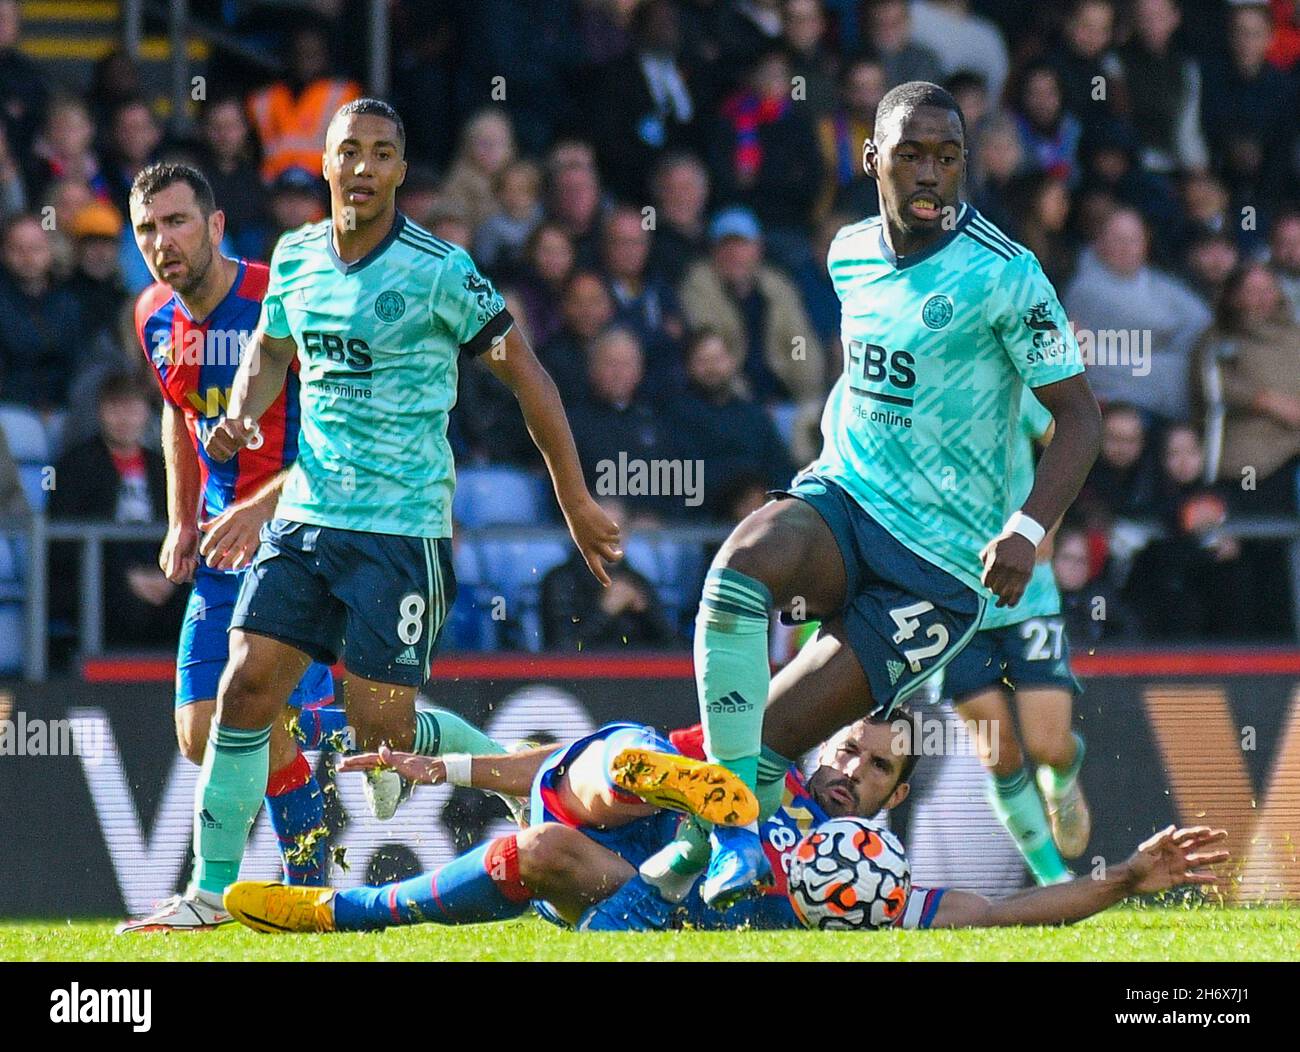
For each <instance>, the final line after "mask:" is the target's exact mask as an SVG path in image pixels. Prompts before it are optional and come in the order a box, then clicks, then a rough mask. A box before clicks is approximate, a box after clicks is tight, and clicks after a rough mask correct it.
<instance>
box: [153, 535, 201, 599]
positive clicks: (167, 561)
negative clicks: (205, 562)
mask: <svg viewBox="0 0 1300 1052" xmlns="http://www.w3.org/2000/svg"><path fill="white" fill-rule="evenodd" d="M198 566H199V531H198V530H197V529H195V528H194V524H193V523H186V524H185V525H184V526H171V527H168V529H167V536H166V537H164V538H163V543H162V549H161V550H160V551H159V552H158V569H160V570H161V571H162V572H163V576H164V577H166V578H167V580H169V581H171V582H172V584H184V583H185V582H186V581H192V580H194V571H195V570H197V569H198Z"/></svg>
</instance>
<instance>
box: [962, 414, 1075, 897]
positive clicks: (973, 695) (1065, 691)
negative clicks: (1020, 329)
mask: <svg viewBox="0 0 1300 1052" xmlns="http://www.w3.org/2000/svg"><path fill="white" fill-rule="evenodd" d="M1020 408H1021V411H1020V420H1019V426H1018V428H1017V429H1016V433H1015V435H1014V437H1013V442H1014V446H1013V448H1012V455H1011V499H1012V502H1013V503H1014V504H1018V503H1020V502H1023V501H1024V499H1025V497H1026V496H1028V494H1029V491H1030V489H1031V488H1032V487H1033V484H1034V452H1033V444H1034V443H1035V442H1042V443H1044V444H1047V443H1048V442H1050V441H1051V437H1052V416H1051V414H1050V413H1049V412H1048V411H1047V410H1046V409H1045V408H1043V405H1042V404H1041V403H1040V402H1039V401H1038V399H1036V398H1035V397H1034V394H1033V392H1032V391H1030V390H1028V389H1026V390H1025V391H1024V392H1023V393H1022V395H1021V407H1020ZM943 677H944V680H943V685H944V694H945V695H946V696H947V697H949V698H951V699H952V700H953V703H954V704H955V705H956V706H957V711H958V712H959V713H960V714H961V717H962V719H964V720H970V721H973V722H974V724H975V726H976V727H980V728H989V730H990V734H989V736H988V740H987V741H981V743H980V744H981V750H980V755H981V758H982V759H983V761H984V763H985V765H986V767H987V768H988V771H989V782H988V790H989V803H990V805H991V806H992V808H993V811H994V813H995V814H996V815H997V816H998V820H999V821H1001V823H1002V824H1003V826H1005V827H1006V830H1007V832H1008V833H1009V834H1010V835H1011V839H1012V840H1013V841H1014V842H1015V845H1016V848H1017V849H1018V850H1019V851H1020V853H1021V855H1023V856H1024V859H1025V863H1026V865H1028V866H1029V870H1030V872H1031V873H1032V874H1033V876H1034V879H1035V880H1036V881H1037V882H1038V883H1039V884H1051V883H1057V882H1061V881H1066V880H1069V879H1070V878H1071V876H1072V874H1071V873H1070V870H1069V869H1068V868H1067V867H1066V864H1065V861H1064V859H1063V858H1062V856H1064V857H1065V858H1078V857H1079V855H1081V854H1083V852H1084V850H1085V849H1086V848H1087V846H1088V836H1089V834H1090V833H1091V829H1092V820H1091V816H1090V814H1089V812H1088V804H1087V801H1086V800H1085V799H1084V796H1083V790H1082V789H1081V788H1080V786H1079V770H1080V768H1081V767H1082V766H1083V757H1084V743H1083V737H1082V735H1080V734H1079V733H1078V732H1077V731H1072V730H1071V729H1070V717H1071V714H1072V712H1073V708H1074V696H1075V695H1076V694H1077V693H1079V692H1080V690H1081V688H1080V687H1079V682H1078V680H1076V679H1075V678H1074V674H1073V673H1072V672H1071V671H1070V644H1069V640H1068V639H1067V638H1066V634H1065V619H1064V618H1063V617H1062V616H1061V595H1060V593H1059V592H1058V591H1057V588H1056V578H1055V577H1054V576H1053V574H1052V563H1051V559H1050V551H1049V545H1047V544H1044V545H1043V546H1042V547H1041V550H1040V553H1039V558H1038V562H1037V563H1036V564H1035V566H1034V572H1033V574H1032V575H1031V576H1030V578H1029V585H1028V587H1027V588H1026V589H1025V594H1024V595H1023V596H1022V597H1021V599H1020V602H1019V603H1017V604H1016V605H1015V606H1014V607H990V608H989V609H988V610H987V611H986V612H985V615H984V621H983V623H982V624H981V626H980V631H979V632H977V633H976V635H975V638H974V639H973V640H971V642H970V643H969V644H968V645H967V646H966V648H965V649H964V650H962V652H961V653H960V654H958V655H957V656H956V657H955V658H953V660H952V661H951V662H950V663H949V664H948V667H947V668H946V669H944V671H943ZM1008 689H1009V690H1010V691H1011V693H1012V695H1013V696H1014V698H1015V702H1016V711H1017V713H1018V715H1019V717H1020V718H1019V726H1020V735H1019V737H1018V736H1017V734H1016V732H1015V730H1014V728H1015V726H1016V724H1015V723H1013V721H1012V719H1011V708H1010V705H1009V703H1008V698H1007V693H1008ZM1023 753H1028V755H1029V759H1030V762H1031V763H1033V764H1034V765H1035V766H1036V768H1037V771H1036V777H1031V776H1030V775H1029V773H1028V772H1027V771H1026V769H1025V763H1024V757H1023ZM1035 780H1036V781H1037V782H1038V788H1037V789H1035V788H1034V781H1035ZM1040 792H1041V794H1042V796H1041V798H1040V796H1039V793H1040ZM1044 805H1046V811H1044Z"/></svg>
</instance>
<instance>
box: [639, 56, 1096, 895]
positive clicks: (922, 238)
mask: <svg viewBox="0 0 1300 1052" xmlns="http://www.w3.org/2000/svg"><path fill="white" fill-rule="evenodd" d="M966 156H967V154H966V128H965V123H964V117H963V116H962V114H961V109H960V107H959V106H958V105H957V103H956V101H955V100H954V99H953V98H952V96H951V95H949V94H948V93H947V92H946V91H944V90H943V89H942V88H940V87H938V86H937V85H934V84H929V83H926V82H921V81H913V82H909V83H907V84H902V85H899V86H898V87H896V88H893V89H891V90H890V91H889V92H888V93H886V95H885V97H884V98H883V99H881V102H880V105H879V107H878V108H877V111H876V121H875V138H874V139H870V140H868V141H867V142H866V143H865V144H864V146H863V165H864V168H865V169H866V172H867V174H868V175H870V176H871V177H872V178H874V179H875V180H876V182H877V184H878V188H879V193H880V203H881V210H880V215H879V216H876V217H872V218H870V219H867V220H864V221H863V222H860V223H856V224H854V225H852V226H849V227H846V228H845V229H843V230H842V231H840V233H839V235H838V236H837V237H836V238H835V239H834V241H833V243H832V245H831V248H830V252H829V256H828V265H829V270H830V275H831V280H832V282H833V283H834V286H835V291H836V294H837V295H838V297H839V299H840V304H841V313H842V318H841V325H840V332H841V343H842V351H843V371H842V373H841V375H840V376H839V378H838V380H837V381H836V383H835V385H834V388H833V389H832V391H831V393H830V396H829V397H828V399H827V401H826V408H825V411H824V413H823V416H822V436H823V446H822V452H821V455H820V456H819V457H818V458H817V460H816V461H815V462H814V463H813V464H812V465H811V466H810V467H809V468H808V470H807V471H806V472H805V473H804V474H803V475H802V476H800V477H799V478H798V479H796V480H795V482H794V484H793V485H792V486H791V488H790V490H789V492H788V493H786V494H784V495H783V497H784V498H785V499H780V500H776V501H774V502H771V503H769V504H767V505H765V506H764V507H763V508H760V509H759V510H758V511H756V512H754V513H753V514H751V515H750V516H748V517H747V518H746V519H745V520H744V521H743V522H741V523H740V524H739V525H738V526H737V527H736V529H735V530H734V531H733V533H732V535H731V537H730V538H729V539H728V540H727V542H726V543H725V544H724V545H723V546H722V548H721V550H720V551H719V553H718V555H717V557H716V558H715V560H714V562H713V565H712V567H711V568H710V570H709V573H708V575H707V577H706V580H705V583H704V588H703V594H702V597H701V601H700V608H699V614H698V616H697V619H696V631H695V674H696V686H697V693H698V696H699V703H700V719H701V723H702V724H703V726H704V731H705V748H706V752H707V755H708V757H709V758H710V759H711V760H716V761H718V762H720V763H723V764H725V765H726V766H728V767H729V768H731V769H732V770H734V771H736V773H737V774H739V775H740V776H741V777H742V778H744V779H745V781H746V782H747V783H748V784H751V785H754V786H755V788H756V792H757V794H758V796H759V799H760V802H761V803H762V805H763V807H762V811H761V813H763V814H766V813H769V812H770V810H771V809H772V807H774V806H775V799H774V796H775V794H777V793H779V792H780V789H781V786H782V784H783V780H784V777H785V772H786V770H787V769H788V767H789V759H788V758H789V757H794V756H799V755H802V754H803V753H804V752H806V751H807V750H808V749H810V748H812V747H814V746H815V745H816V744H817V742H819V741H821V740H824V739H826V738H828V737H830V736H831V735H832V734H834V733H835V731H836V730H837V729H838V728H840V727H842V726H845V725H847V724H850V723H852V722H853V721H854V720H856V719H858V718H859V717H861V716H863V715H867V714H878V715H881V714H887V713H888V712H890V711H891V710H892V709H893V707H894V706H895V705H897V704H899V703H900V702H902V701H905V700H906V699H907V698H908V697H909V696H911V695H913V694H914V693H915V692H916V691H917V690H918V689H920V687H921V685H922V684H923V683H924V682H925V681H926V680H927V679H929V678H930V677H931V676H932V675H934V674H935V673H936V672H938V671H940V670H941V669H943V668H944V667H945V666H946V665H947V664H948V663H949V662H950V661H952V660H953V658H954V657H956V655H957V654H959V653H960V652H961V649H962V648H963V647H964V646H966V645H967V644H968V643H969V642H970V641H971V639H972V638H973V637H974V635H975V633H976V631H977V629H978V627H979V624H980V619H981V617H982V616H983V614H984V610H985V607H986V606H996V607H1014V606H1015V605H1016V604H1017V603H1018V602H1019V601H1020V598H1021V596H1022V594H1023V593H1024V591H1025V589H1026V587H1027V586H1028V585H1029V582H1030V578H1031V575H1032V571H1033V568H1034V555H1035V549H1036V546H1037V545H1038V543H1039V542H1040V541H1041V540H1042V538H1043V536H1044V533H1045V529H1044V526H1045V525H1047V526H1050V525H1052V524H1053V523H1055V522H1056V521H1057V519H1059V518H1060V516H1061V515H1062V514H1063V513H1064V512H1065V509H1066V508H1067V507H1068V506H1069V504H1070V503H1071V502H1072V501H1073V500H1074V498H1075V496H1077V494H1078V491H1079V488H1080V486H1082V484H1083V480H1084V479H1085V478H1086V476H1087V473H1088V470H1089V468H1090V467H1091V465H1092V463H1093V461H1094V460H1095V458H1096V455H1097V450H1098V448H1099V445H1100V431H1101V425H1100V414H1099V411H1098V409H1097V403H1096V400H1095V399H1094V398H1093V396H1092V392H1091V391H1090V390H1089V388H1088V384H1087V381H1086V380H1085V379H1084V377H1083V362H1082V359H1081V356H1080V353H1079V347H1078V344H1077V342H1076V341H1075V339H1074V336H1073V333H1072V332H1071V330H1070V326H1069V322H1068V320H1067V319H1066V316H1065V312H1064V310H1063V309H1062V307H1061V304H1060V302H1059V300H1058V298H1057V295H1056V292H1055V291H1054V290H1053V288H1052V286H1051V283H1050V282H1049V281H1048V280H1047V278H1046V277H1045V276H1044V275H1043V271H1042V268H1041V267H1040V266H1039V263H1038V260H1037V259H1035V258H1034V255H1033V253H1031V252H1030V251H1029V250H1027V249H1026V248H1025V247H1024V246H1022V245H1018V244H1016V243H1015V242H1013V241H1012V240H1010V239H1009V238H1008V237H1007V236H1006V235H1005V234H1003V233H1002V231H1000V230H999V229H998V228H997V227H996V226H994V225H993V224H992V223H991V222H989V220H987V219H986V218H985V217H984V216H982V215H980V214H979V212H978V211H977V210H976V209H975V208H974V207H973V206H972V205H970V204H969V203H966V202H964V201H963V200H962V190H963V181H964V174H965V167H966ZM1025 387H1030V388H1032V389H1033V390H1034V392H1035V394H1036V395H1037V397H1038V398H1039V400H1040V401H1041V402H1042V403H1043V405H1044V406H1045V407H1046V408H1047V409H1048V411H1049V412H1050V413H1051V414H1052V416H1053V418H1054V420H1055V423H1056V427H1057V430H1058V432H1059V433H1060V435H1061V437H1062V439H1063V440H1062V441H1060V442H1056V443H1053V444H1052V445H1051V446H1050V447H1049V448H1048V452H1047V453H1046V454H1045V455H1044V457H1043V460H1042V463H1041V465H1040V468H1039V471H1038V474H1037V477H1036V479H1035V482H1034V486H1033V489H1032V491H1031V492H1030V493H1029V494H1028V495H1027V497H1026V498H1025V500H1024V503H1023V505H1019V506H1017V505H1015V504H1013V503H1012V500H1011V494H1010V492H1009V486H1008V478H1009V474H1010V470H1011V452H1012V448H1013V441H1012V439H1013V436H1014V433H1015V429H1016V427H1017V418H1018V414H1019V411H1020V394H1021V391H1022V390H1023V389H1024V388H1025ZM773 608H775V609H777V610H780V611H782V612H783V613H785V614H787V615H793V616H795V617H797V618H804V619H818V620H820V621H821V623H822V624H821V627H820V629H819V630H818V633H817V635H816V636H815V637H814V638H813V640H812V641H811V642H810V643H809V644H808V645H807V646H805V647H804V648H803V649H802V650H801V651H800V653H799V654H798V656H797V657H796V658H795V659H794V660H793V661H792V662H791V663H790V664H789V665H787V666H786V667H785V668H784V669H782V670H781V672H780V673H779V674H778V675H777V677H776V678H775V679H771V680H770V677H769V669H768V663H767V656H766V655H767V650H766V648H767V638H768V627H769V618H770V614H771V611H772V609H773ZM701 855H704V856H705V857H706V858H707V859H708V874H707V876H706V879H705V882H704V898H705V900H706V901H707V902H709V903H711V904H719V903H726V902H729V901H734V899H735V898H736V897H738V896H740V895H743V894H745V893H747V891H748V890H749V889H751V888H752V887H753V886H754V884H755V883H756V882H757V881H758V880H760V879H761V878H762V877H763V875H764V874H765V872H766V870H767V869H768V868H769V867H768V865H767V863H766V862H765V859H764V857H763V853H762V851H761V849H760V843H759V838H758V836H757V829H756V828H736V829H722V830H715V831H714V833H713V835H712V838H711V842H710V844H709V845H708V847H707V850H701V848H700V846H699V844H698V842H692V841H691V840H690V839H689V838H685V837H684V838H682V839H681V840H680V841H679V842H678V843H677V844H676V845H675V846H674V848H673V849H672V851H671V852H669V853H666V854H665V855H663V856H662V857H659V858H656V859H653V860H651V861H650V862H648V863H647V865H646V866H644V867H642V874H643V875H644V876H647V877H648V878H649V879H651V880H660V879H663V874H664V873H665V871H672V872H673V873H678V874H679V873H681V872H684V871H689V870H690V869H691V868H692V867H698V866H699V865H701V864H702V861H703V860H702V859H701Z"/></svg>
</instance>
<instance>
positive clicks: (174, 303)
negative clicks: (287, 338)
mask: <svg viewBox="0 0 1300 1052" xmlns="http://www.w3.org/2000/svg"><path fill="white" fill-rule="evenodd" d="M268 277H269V271H268V268H267V266H266V264H265V263H257V262H254V261H251V260H247V259H241V260H239V272H238V273H237V274H236V275H235V282H234V284H233V285H231V287H230V291H229V292H228V293H227V294H226V296H225V298H224V299H223V300H222V301H221V302H220V303H219V304H217V306H216V308H215V309H214V310H213V311H212V313H211V315H209V316H208V318H207V319H206V320H204V321H203V322H202V323H199V322H196V321H194V319H193V318H191V317H190V315H189V312H188V311H187V310H186V309H185V305H184V304H183V303H182V302H181V300H180V297H179V296H177V295H176V294H175V293H174V292H173V291H172V288H171V286H169V285H166V284H163V283H162V282H155V283H154V284H153V285H150V286H149V287H148V288H147V289H145V290H144V291H143V292H142V293H140V297H139V299H137V300H136V304H135V330H136V335H137V336H138V337H139V339H140V346H141V348H143V350H144V353H145V356H146V357H147V358H148V359H149V363H150V365H152V366H153V370H154V373H155V374H156V375H157V377H158V386H159V387H160V388H161V389H162V395H163V398H164V399H166V400H167V402H169V403H170V404H171V405H174V406H176V407H177V408H178V409H180V410H181V412H182V413H183V415H184V418H185V426H186V428H187V429H188V430H189V433H190V439H191V440H192V441H193V442H194V448H195V450H196V451H197V453H198V457H199V470H200V472H201V478H202V482H203V518H204V519H210V518H215V517H216V516H217V515H220V514H221V513H222V512H223V511H224V510H225V509H226V508H227V507H229V506H230V505H231V504H233V503H234V502H235V501H238V500H242V499H244V498H245V497H249V496H252V495H253V494H255V493H256V492H257V491H258V490H259V489H260V488H261V487H262V486H263V485H264V484H265V483H266V482H267V481H268V480H270V479H271V477H272V476H274V475H275V474H277V473H278V472H280V471H281V470H283V469H284V468H285V467H287V466H288V465H289V464H291V463H292V462H293V461H294V459H295V458H296V457H297V455H298V422H299V412H298V362H297V359H296V358H295V359H294V361H293V363H292V365H291V366H290V371H289V375H288V377H287V378H286V381H285V385H284V390H282V391H281V392H280V394H279V396H278V397H277V398H276V400H275V402H274V403H273V404H272V405H271V408H270V409H268V410H267V411H266V413H264V414H263V416H262V418H261V420H259V421H258V429H259V432H260V433H259V435H258V436H257V437H255V438H254V439H253V441H252V442H250V443H249V444H248V445H247V446H246V447H245V448H243V449H242V450H240V451H239V453H238V454H236V455H235V456H234V457H232V458H231V459H230V460H228V461H226V462H225V463H224V464H220V463H217V462H216V461H214V460H210V459H209V458H208V455H207V453H206V452H204V449H203V441H204V439H205V438H206V437H207V435H208V433H209V432H210V431H211V429H212V428H214V427H216V426H217V424H219V423H220V422H221V421H222V420H223V419H224V418H225V413H226V405H227V403H228V402H229V401H230V387H231V384H232V383H233V382H234V378H235V371H236V370H237V369H238V368H239V362H240V359H241V357H242V356H243V353H244V351H245V350H246V349H247V347H248V344H249V341H250V340H251V339H252V336H253V330H254V329H256V328H257V320H258V317H259V316H260V315H261V312H262V297H263V296H264V295H265V294H266V286H267V280H268Z"/></svg>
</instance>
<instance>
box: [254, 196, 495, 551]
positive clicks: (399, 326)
mask: <svg viewBox="0 0 1300 1052" xmlns="http://www.w3.org/2000/svg"><path fill="white" fill-rule="evenodd" d="M262 323H263V325H264V327H265V329H266V332H267V333H269V334H270V335H271V336H276V337H292V338H293V340H294V342H295V343H297V345H298V362H299V374H298V375H299V381H300V391H301V399H302V432H301V438H300V442H299V453H298V459H297V460H295V461H294V464H293V468H292V469H291V471H290V473H289V477H288V479H287V480H286V482H285V487H284V493H283V495H282V496H281V498H280V504H279V507H278V509H277V512H276V514H277V515H279V516H281V517H283V518H286V519H290V520H293V521H296V522H307V523H313V524H316V525H321V526H335V527H338V528H340V529H347V530H361V531H365V532H368V533H390V534H399V535H402V536H415V537H450V536H451V501H452V495H453V492H454V490H455V485H456V472H455V465H454V463H453V459H452V452H451V445H450V443H449V442H448V441H447V414H448V413H449V412H450V411H451V407H452V406H453V405H454V404H455V402H456V381H457V375H458V361H459V356H460V354H461V353H462V352H466V353H469V354H477V353H479V352H481V351H484V350H486V349H487V348H488V347H489V346H490V345H491V343H492V342H493V341H494V340H497V339H500V338H501V337H503V336H504V335H505V333H506V332H507V331H508V330H509V328H510V314H509V312H508V311H506V309H505V303H504V301H503V300H502V298H501V296H500V295H499V294H498V293H497V291H496V290H495V289H494V288H493V287H492V286H491V284H490V283H489V282H488V281H487V279H486V278H484V277H483V276H482V275H481V274H480V273H479V272H478V269H477V268H476V267H475V266H474V262H473V260H471V259H470V257H469V255H468V254H467V253H466V252H465V251H464V250H463V249H461V248H457V247H456V246H455V245H452V244H451V243H450V242H447V241H443V240H441V239H440V238H436V237H434V236H433V235H432V234H430V233H429V232H428V231H427V230H424V229H423V228H421V227H420V226H418V225H416V224H415V223H413V222H411V221H410V220H409V219H407V218H406V217H405V216H403V215H402V214H401V213H400V212H399V213H397V218H396V221H395V222H394V224H393V228H392V230H391V231H390V233H389V234H388V236H387V237H386V238H385V239H384V240H383V241H382V242H380V244H378V245H377V246H375V248H374V249H373V250H372V251H371V252H369V253H368V254H367V255H366V256H364V257H362V258H361V259H359V260H356V261H355V262H352V263H344V262H343V261H342V260H341V259H340V258H339V256H338V253H337V252H336V251H335V248H334V242H333V236H332V233H331V227H330V220H328V219H327V220H324V221H322V222H320V223H315V224H313V225H311V226H306V227H302V228H301V229H299V230H295V231H292V232H290V233H288V234H285V235H284V237H282V238H281V239H280V243H279V244H278V245H276V248H275V253H274V254H273V256H272V257H271V279H270V287H269V288H268V289H267V293H266V298H265V300H264V301H263V304H262Z"/></svg>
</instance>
